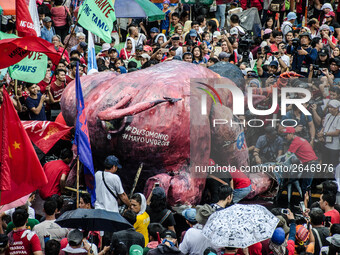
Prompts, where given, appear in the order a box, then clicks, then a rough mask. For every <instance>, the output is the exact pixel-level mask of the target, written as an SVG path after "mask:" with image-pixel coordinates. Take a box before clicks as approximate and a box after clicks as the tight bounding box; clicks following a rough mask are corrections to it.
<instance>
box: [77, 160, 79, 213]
mask: <svg viewBox="0 0 340 255" xmlns="http://www.w3.org/2000/svg"><path fill="white" fill-rule="evenodd" d="M77 208H79V157H77Z"/></svg>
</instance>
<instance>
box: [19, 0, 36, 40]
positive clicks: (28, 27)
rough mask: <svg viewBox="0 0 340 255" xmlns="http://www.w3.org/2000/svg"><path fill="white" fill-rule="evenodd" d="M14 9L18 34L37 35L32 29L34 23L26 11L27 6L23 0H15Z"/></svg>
mask: <svg viewBox="0 0 340 255" xmlns="http://www.w3.org/2000/svg"><path fill="white" fill-rule="evenodd" d="M15 9H16V27H17V31H18V35H19V36H21V37H23V36H37V32H36V31H35V29H34V23H33V21H32V17H31V14H30V12H29V11H28V6H27V4H26V1H25V0H16V1H15Z"/></svg>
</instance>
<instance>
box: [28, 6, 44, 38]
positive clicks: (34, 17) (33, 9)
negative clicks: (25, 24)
mask: <svg viewBox="0 0 340 255" xmlns="http://www.w3.org/2000/svg"><path fill="white" fill-rule="evenodd" d="M29 1H30V3H29V6H28V10H29V12H30V14H31V18H32V21H33V23H34V30H35V31H36V32H37V36H38V37H40V35H41V34H40V21H39V14H38V7H37V4H36V1H35V0H29Z"/></svg>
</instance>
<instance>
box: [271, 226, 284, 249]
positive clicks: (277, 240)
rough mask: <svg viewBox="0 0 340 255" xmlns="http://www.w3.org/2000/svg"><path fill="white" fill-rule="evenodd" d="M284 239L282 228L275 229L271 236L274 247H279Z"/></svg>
mask: <svg viewBox="0 0 340 255" xmlns="http://www.w3.org/2000/svg"><path fill="white" fill-rule="evenodd" d="M285 239H286V234H285V231H284V230H283V228H277V229H275V231H274V233H273V236H272V239H271V240H272V242H273V243H274V244H276V245H281V244H283V242H284V241H285Z"/></svg>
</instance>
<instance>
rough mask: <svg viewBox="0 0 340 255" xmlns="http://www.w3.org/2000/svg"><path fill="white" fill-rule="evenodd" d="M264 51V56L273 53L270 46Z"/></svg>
mask: <svg viewBox="0 0 340 255" xmlns="http://www.w3.org/2000/svg"><path fill="white" fill-rule="evenodd" d="M263 50H264V54H269V53H271V52H272V51H271V49H270V47H269V46H268V45H267V46H264V48H263Z"/></svg>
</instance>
